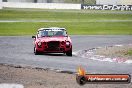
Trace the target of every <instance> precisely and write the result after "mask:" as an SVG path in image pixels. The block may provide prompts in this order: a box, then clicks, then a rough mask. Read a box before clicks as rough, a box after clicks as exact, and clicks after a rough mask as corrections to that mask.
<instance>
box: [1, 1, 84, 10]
mask: <svg viewBox="0 0 132 88" xmlns="http://www.w3.org/2000/svg"><path fill="white" fill-rule="evenodd" d="M2 5H3V7H9V8H40V9H81V4H65V3H16V2H2Z"/></svg>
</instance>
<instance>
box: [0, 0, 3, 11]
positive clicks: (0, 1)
mask: <svg viewBox="0 0 132 88" xmlns="http://www.w3.org/2000/svg"><path fill="white" fill-rule="evenodd" d="M2 7H3V5H2V0H0V9H2Z"/></svg>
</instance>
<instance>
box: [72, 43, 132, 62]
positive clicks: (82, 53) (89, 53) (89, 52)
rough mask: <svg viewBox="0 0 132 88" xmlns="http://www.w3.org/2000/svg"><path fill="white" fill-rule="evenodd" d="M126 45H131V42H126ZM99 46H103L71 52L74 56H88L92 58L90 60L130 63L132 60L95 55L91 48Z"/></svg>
mask: <svg viewBox="0 0 132 88" xmlns="http://www.w3.org/2000/svg"><path fill="white" fill-rule="evenodd" d="M128 45H132V44H128ZM114 46H118V47H122V46H123V45H114ZM110 47H113V46H110ZM99 48H103V47H97V48H92V49H88V50H82V51H78V52H74V53H73V54H74V55H76V56H79V57H82V58H88V59H92V60H98V61H108V62H117V63H126V64H132V60H127V59H125V58H120V57H116V58H108V57H106V56H101V55H95V54H94V52H93V50H96V49H99Z"/></svg>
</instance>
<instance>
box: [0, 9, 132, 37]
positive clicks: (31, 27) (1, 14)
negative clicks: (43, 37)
mask: <svg viewBox="0 0 132 88" xmlns="http://www.w3.org/2000/svg"><path fill="white" fill-rule="evenodd" d="M102 12H103V13H102ZM118 12H120V11H95V10H93V11H91V10H41V9H3V10H0V20H25V21H29V20H47V21H57V22H13V23H9V22H7V23H6V22H0V35H2V36H4V35H33V34H35V33H36V31H37V29H38V28H41V27H54V26H55V27H65V28H67V31H68V33H69V34H76V35H77V34H79V35H132V14H124V13H127V11H126V12H123V13H121V14H118ZM59 21H60V22H59Z"/></svg>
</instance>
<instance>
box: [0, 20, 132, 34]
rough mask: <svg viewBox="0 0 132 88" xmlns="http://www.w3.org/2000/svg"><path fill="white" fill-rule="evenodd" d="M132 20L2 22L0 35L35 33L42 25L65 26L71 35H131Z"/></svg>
mask: <svg viewBox="0 0 132 88" xmlns="http://www.w3.org/2000/svg"><path fill="white" fill-rule="evenodd" d="M131 24H132V22H15V23H14V22H13V23H0V35H1V36H4V35H33V34H35V33H36V31H37V29H38V28H40V27H65V28H67V31H68V33H69V34H71V35H73V34H74V35H131V34H132V30H131V28H132V25H131Z"/></svg>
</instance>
